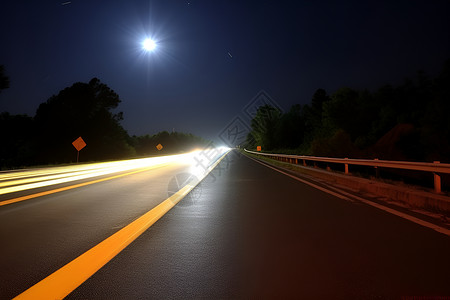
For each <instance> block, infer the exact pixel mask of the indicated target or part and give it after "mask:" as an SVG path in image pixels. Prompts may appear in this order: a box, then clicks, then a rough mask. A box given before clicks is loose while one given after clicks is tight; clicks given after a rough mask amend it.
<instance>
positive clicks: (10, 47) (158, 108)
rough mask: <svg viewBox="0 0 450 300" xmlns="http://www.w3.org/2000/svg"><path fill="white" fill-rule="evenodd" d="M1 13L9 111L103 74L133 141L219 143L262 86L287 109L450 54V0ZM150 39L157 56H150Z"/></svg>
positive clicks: (15, 6) (56, 5) (66, 6)
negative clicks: (191, 138) (176, 136)
mask: <svg viewBox="0 0 450 300" xmlns="http://www.w3.org/2000/svg"><path fill="white" fill-rule="evenodd" d="M0 13H1V18H0V24H1V28H2V35H1V47H0V65H1V64H3V65H5V71H6V75H7V76H8V77H9V78H10V88H9V89H6V90H3V91H2V92H1V93H0V111H9V112H10V113H12V114H23V113H26V114H28V115H30V116H34V114H35V112H36V109H37V107H38V105H39V104H40V103H42V102H45V101H46V100H47V99H48V98H49V97H50V96H52V95H54V94H57V93H58V92H59V91H60V90H61V89H63V88H65V87H68V86H71V85H72V84H73V83H75V82H78V81H81V82H88V81H89V80H90V79H91V78H93V77H98V78H99V79H100V80H101V81H102V82H103V83H105V84H107V85H108V86H109V87H110V88H112V89H113V90H114V91H115V92H117V93H118V94H119V96H120V98H121V100H122V103H121V104H120V105H119V108H118V111H123V112H124V121H123V122H122V125H123V126H124V128H125V129H126V130H127V131H128V132H129V134H131V135H133V134H136V135H141V134H147V133H149V134H154V133H157V132H159V131H162V130H167V131H172V130H173V129H175V130H176V131H182V132H189V133H193V134H196V135H200V136H203V137H205V138H209V139H214V138H215V137H217V136H218V135H219V133H220V132H221V131H222V130H223V129H224V128H226V127H227V125H228V124H229V123H230V122H231V121H232V120H233V119H234V118H235V117H237V116H238V117H242V116H243V110H244V107H246V105H247V104H248V103H249V102H250V101H252V99H253V98H254V97H255V96H257V95H258V93H259V92H260V91H261V90H264V91H265V92H266V93H267V94H268V95H269V96H270V97H271V98H272V99H273V100H274V101H275V102H276V103H277V104H278V105H279V106H280V107H281V108H283V109H284V110H288V109H289V108H290V106H291V105H292V104H295V103H300V104H307V103H309V102H310V101H311V97H312V95H313V93H314V92H315V90H316V89H318V88H324V89H325V90H327V92H328V93H329V94H331V93H332V92H334V91H335V90H336V89H338V88H339V87H343V86H349V87H353V88H357V89H362V88H368V89H369V90H374V89H376V88H378V87H380V86H381V85H383V84H385V83H392V84H400V83H402V82H403V80H404V78H405V77H414V76H415V74H416V71H417V70H419V69H423V70H425V71H426V73H428V74H429V75H430V76H435V75H436V74H437V73H438V72H439V70H440V69H441V67H442V66H443V63H444V61H445V60H446V59H448V58H450V37H449V33H450V30H449V29H450V17H449V16H450V1H448V0H424V1H414V0H408V1H397V0H391V1H312V0H308V1H306V0H305V1H301V0H299V1H263V0H261V1H211V0H209V1H206V0H205V1H196V0H189V1H181V0H179V1H169V0H168V1H162V0H160V1H156V0H141V1H139V0H136V1H130V0H127V1H125V0H123V1H100V0H93V1H88V0H73V1H71V2H70V3H69V2H68V1H65V0H63V1H13V0H6V1H2V4H0ZM146 37H152V38H153V39H154V40H156V42H157V48H156V50H155V51H153V52H145V51H144V50H143V48H142V44H141V43H142V41H143V40H144V39H145V38H146ZM242 118H243V117H242ZM243 119H244V118H243Z"/></svg>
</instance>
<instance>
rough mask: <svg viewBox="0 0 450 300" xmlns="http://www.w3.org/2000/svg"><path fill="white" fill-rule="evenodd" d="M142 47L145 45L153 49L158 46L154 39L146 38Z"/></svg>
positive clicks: (147, 48)
mask: <svg viewBox="0 0 450 300" xmlns="http://www.w3.org/2000/svg"><path fill="white" fill-rule="evenodd" d="M142 47H144V49H145V50H147V51H153V50H155V48H156V43H155V41H154V40H152V39H150V38H146V39H145V40H144V41H143V42H142Z"/></svg>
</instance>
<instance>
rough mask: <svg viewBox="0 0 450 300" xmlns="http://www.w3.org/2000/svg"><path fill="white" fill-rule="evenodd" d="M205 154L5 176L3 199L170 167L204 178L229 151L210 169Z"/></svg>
mask: <svg viewBox="0 0 450 300" xmlns="http://www.w3.org/2000/svg"><path fill="white" fill-rule="evenodd" d="M203 151H204V150H195V151H192V152H189V153H184V154H177V155H168V156H160V157H150V158H140V159H130V160H123V161H114V162H103V163H93V164H85V165H72V166H65V167H55V168H46V169H37V170H27V171H23V172H21V171H17V172H13V173H4V174H0V195H4V194H9V193H14V192H19V191H25V190H31V189H36V188H41V187H48V186H52V185H56V184H62V183H68V182H73V181H79V180H85V179H90V178H94V177H99V176H105V175H109V174H114V173H120V172H127V171H132V170H136V169H148V168H151V167H159V166H166V165H170V164H179V165H190V166H191V170H192V173H193V174H194V175H196V176H198V177H201V175H202V173H203V172H205V170H206V169H205V166H206V167H208V166H209V165H211V164H212V163H214V162H215V160H217V158H218V157H220V156H221V155H222V154H223V153H225V152H226V151H228V149H227V148H216V151H215V155H214V156H213V157H211V158H210V161H207V162H206V165H205V164H202V165H199V163H198V162H199V159H200V157H201V156H202V155H201V154H202V153H203Z"/></svg>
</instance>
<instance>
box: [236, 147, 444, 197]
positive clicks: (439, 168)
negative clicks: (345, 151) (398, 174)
mask: <svg viewBox="0 0 450 300" xmlns="http://www.w3.org/2000/svg"><path fill="white" fill-rule="evenodd" d="M244 151H245V152H248V153H252V154H256V155H262V156H266V157H269V158H272V159H277V160H281V161H285V162H289V163H293V164H298V162H299V160H300V161H303V165H304V166H306V161H314V162H326V163H336V164H343V165H344V173H345V174H349V171H348V166H349V165H358V166H369V167H374V168H378V167H380V168H391V169H402V170H413V171H423V172H431V173H433V174H434V190H435V192H436V193H438V194H439V193H441V192H442V190H441V175H440V174H450V164H441V163H440V162H439V161H435V162H433V163H424V162H408V161H391V160H378V159H348V158H331V157H317V156H305V155H289V154H272V153H262V152H255V151H249V150H247V149H244ZM327 169H328V168H327Z"/></svg>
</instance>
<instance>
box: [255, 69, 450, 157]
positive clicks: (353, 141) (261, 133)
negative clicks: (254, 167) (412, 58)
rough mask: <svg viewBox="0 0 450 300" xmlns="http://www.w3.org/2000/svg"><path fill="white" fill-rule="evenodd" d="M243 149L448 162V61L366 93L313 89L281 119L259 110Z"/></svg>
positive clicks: (272, 111) (277, 114)
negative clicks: (436, 70) (429, 73)
mask: <svg viewBox="0 0 450 300" xmlns="http://www.w3.org/2000/svg"><path fill="white" fill-rule="evenodd" d="M246 143H247V145H246V146H247V147H249V148H253V149H256V146H261V147H262V150H263V151H268V152H283V153H292V154H294V153H295V154H304V155H315V156H328V157H348V158H379V159H392V160H413V161H435V160H438V161H446V162H449V161H450V60H448V61H447V62H446V63H445V65H444V67H443V69H442V71H441V72H440V73H439V75H438V76H436V77H434V78H430V77H429V76H427V75H426V74H425V73H424V72H423V71H419V72H418V73H417V76H416V78H414V79H406V80H405V81H404V83H402V84H400V85H397V86H393V85H384V86H382V87H380V88H378V89H377V90H375V91H373V92H370V91H369V90H367V89H364V90H356V89H352V88H348V87H343V88H340V89H338V90H337V91H335V92H334V93H332V94H331V95H328V94H327V92H326V91H325V90H324V89H318V90H317V91H316V92H315V93H314V95H313V96H312V99H311V102H310V104H307V105H303V106H301V105H299V104H296V105H293V106H292V107H291V108H290V110H289V111H287V112H285V113H282V112H281V111H279V110H278V109H277V108H275V107H273V106H270V105H265V106H261V107H259V109H258V111H257V113H256V115H255V117H254V118H253V120H252V121H251V132H250V133H249V134H248V136H247V141H246Z"/></svg>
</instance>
